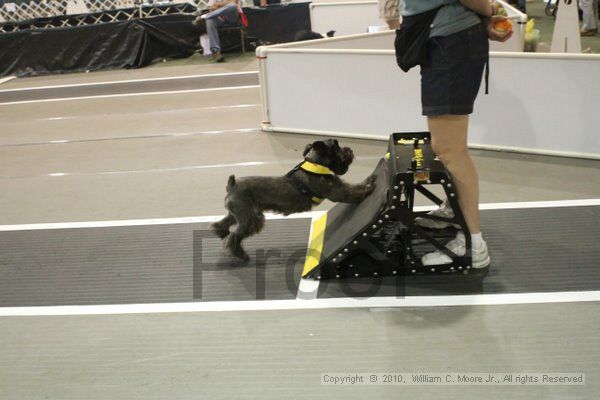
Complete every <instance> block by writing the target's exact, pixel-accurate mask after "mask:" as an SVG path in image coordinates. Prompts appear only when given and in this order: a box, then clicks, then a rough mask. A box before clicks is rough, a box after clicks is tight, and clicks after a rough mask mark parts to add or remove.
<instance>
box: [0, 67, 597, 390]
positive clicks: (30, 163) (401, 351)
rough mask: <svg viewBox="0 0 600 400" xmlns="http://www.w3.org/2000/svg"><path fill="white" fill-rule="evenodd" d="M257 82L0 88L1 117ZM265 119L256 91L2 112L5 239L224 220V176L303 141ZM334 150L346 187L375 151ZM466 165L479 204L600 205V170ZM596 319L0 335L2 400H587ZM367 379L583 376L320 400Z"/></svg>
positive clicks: (513, 310) (320, 313)
mask: <svg viewBox="0 0 600 400" xmlns="http://www.w3.org/2000/svg"><path fill="white" fill-rule="evenodd" d="M256 69H257V68H256V65H255V62H254V60H252V59H250V58H242V59H239V60H237V61H236V60H233V62H229V63H225V64H222V65H205V64H203V65H176V66H172V67H169V65H168V63H167V64H164V65H160V66H156V67H151V68H146V69H143V70H135V71H108V72H97V73H92V74H74V75H66V76H52V77H41V78H31V79H23V80H14V81H10V82H7V83H5V84H3V85H1V86H0V103H1V102H2V93H1V90H3V89H18V88H26V87H33V86H37V87H39V86H47V85H62V84H78V83H84V82H106V81H114V80H129V79H151V78H160V77H168V76H186V75H196V74H214V73H223V72H237V71H252V70H256ZM259 103H260V98H259V92H258V89H256V88H251V89H241V90H234V91H231V90H229V91H215V92H208V93H203V92H197V93H180V94H167V95H152V96H136V97H120V98H102V99H88V100H78V101H75V100H67V101H57V102H41V103H30V104H18V105H3V106H0V121H2V130H1V132H0V193H2V196H0V224H27V223H38V222H65V221H91V220H116V219H134V218H162V217H181V216H202V215H219V214H222V213H223V207H222V199H223V195H224V190H225V188H224V187H225V182H226V179H227V176H229V175H230V174H232V173H235V174H236V175H252V174H264V175H267V174H268V175H271V174H282V173H284V172H286V171H288V170H289V168H290V167H291V166H293V165H294V164H295V163H297V162H298V160H299V159H300V155H301V150H302V149H303V147H304V145H305V144H306V143H307V142H310V141H312V140H314V138H313V137H305V136H301V135H289V134H266V133H262V132H260V131H259V129H258V128H259V124H260V121H261V109H260V106H259ZM234 105H237V106H241V107H238V108H225V109H224V108H215V107H223V106H234ZM50 141H66V142H63V143H48V142H50ZM342 142H344V143H346V144H348V145H350V146H351V147H353V148H354V150H355V153H356V154H357V156H358V159H357V161H356V164H355V165H354V166H353V167H352V168H351V171H350V173H349V174H348V178H347V179H348V180H350V181H358V180H361V179H362V178H363V177H365V176H367V175H368V174H369V173H370V172H371V170H372V169H373V168H374V166H375V164H376V162H377V159H378V158H379V157H381V156H382V155H383V153H384V152H385V149H386V143H384V142H377V141H361V140H347V139H344V140H342ZM474 157H475V162H476V164H477V166H478V168H479V172H480V178H481V202H482V203H489V202H512V201H543V200H572V199H588V198H600V174H599V173H598V172H599V170H600V162H599V161H592V160H577V159H567V158H556V157H544V156H529V155H521V154H509V153H498V152H487V151H475V152H474ZM247 162H257V163H258V164H257V165H249V166H248V165H240V163H247ZM330 206H331V204H327V203H326V204H323V205H322V206H321V207H320V208H319V209H327V208H328V207H330ZM484 228H485V227H484ZM515 229H518V227H515ZM574 257H576V255H574ZM598 311H599V308H598V304H597V303H564V304H537V305H514V306H468V307H467V306H465V307H447V308H446V307H442V308H439V307H438V308H414V309H412V308H404V309H350V310H313V311H311V310H303V311H262V312H256V311H255V312H202V313H189V314H143V315H118V316H57V317H0V382H1V384H0V398H2V399H25V398H27V399H42V398H43V399H71V398H73V399H75V398H82V397H85V398H90V399H109V398H110V399H113V398H132V397H135V398H138V397H139V398H153V399H159V398H166V397H169V398H181V399H188V398H190V399H192V398H193V399H220V398H223V399H232V398H236V399H258V398H265V399H281V398H290V399H300V398H310V399H320V398H327V399H355V398H356V399H358V398H364V397H365V396H369V397H372V398H381V399H396V398H408V399H413V398H414V399H426V398H436V397H443V398H448V399H481V398H482V397H484V396H485V397H486V398H490V399H505V398H507V397H509V396H510V397H512V398H523V399H525V398H527V399H529V398H544V399H595V398H598V397H600V384H598V382H599V378H600V363H599V361H598V360H600V357H599V354H598V351H599V349H600V341H599V339H598V335H597V332H598V328H600V320H599V319H598V315H600V313H598ZM371 371H373V372H445V371H454V372H584V373H586V382H587V383H586V385H585V386H581V387H574V386H573V387H558V386H528V387H517V386H514V387H448V386H444V387H432V386H421V387H395V386H388V387H384V386H380V387H359V388H350V387H325V386H321V385H320V375H321V373H326V372H371Z"/></svg>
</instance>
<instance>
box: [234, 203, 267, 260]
mask: <svg viewBox="0 0 600 400" xmlns="http://www.w3.org/2000/svg"><path fill="white" fill-rule="evenodd" d="M234 215H235V218H236V220H237V224H236V225H234V226H233V227H232V228H231V229H230V231H231V232H230V234H229V236H228V237H227V239H226V242H225V247H226V248H227V249H228V250H229V251H230V252H231V253H232V254H233V255H234V256H236V257H238V258H241V259H242V260H244V261H248V260H250V257H249V256H248V253H246V251H245V250H244V248H243V247H242V240H244V239H245V238H247V237H248V236H252V235H254V234H256V233H258V232H260V231H261V230H262V228H263V226H264V224H265V217H264V216H263V215H262V213H255V212H250V213H247V212H246V213H244V212H241V213H235V214H234Z"/></svg>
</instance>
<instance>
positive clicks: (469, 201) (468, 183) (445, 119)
mask: <svg viewBox="0 0 600 400" xmlns="http://www.w3.org/2000/svg"><path fill="white" fill-rule="evenodd" d="M427 122H428V125H429V131H430V132H431V146H432V148H433V151H434V152H435V153H436V154H437V156H438V157H439V159H440V160H441V161H442V163H443V164H444V165H445V167H446V169H447V170H448V172H450V174H451V175H452V180H453V181H454V184H455V185H456V190H457V193H458V203H459V205H460V209H461V210H462V212H463V215H464V217H465V221H466V223H467V226H468V227H469V231H471V234H477V233H479V232H481V228H480V226H479V178H478V176H477V170H476V169H475V164H474V163H473V160H472V159H471V156H470V154H469V150H468V148H467V134H468V126H469V116H468V115H440V116H434V117H428V118H427Z"/></svg>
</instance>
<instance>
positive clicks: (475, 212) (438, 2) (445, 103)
mask: <svg viewBox="0 0 600 400" xmlns="http://www.w3.org/2000/svg"><path fill="white" fill-rule="evenodd" d="M404 3H405V8H404V11H403V12H402V16H403V22H402V28H404V26H405V25H406V26H407V27H408V26H409V24H410V19H411V17H413V21H414V20H415V19H414V17H416V18H418V17H419V15H434V14H435V17H433V20H432V22H431V24H430V25H428V28H429V29H430V32H429V36H428V39H426V42H425V44H424V46H426V61H425V62H423V63H421V103H422V110H423V115H424V116H426V117H427V124H428V126H429V131H430V133H431V146H432V148H433V150H434V152H435V153H436V154H437V156H438V158H439V159H440V161H441V162H442V163H443V164H444V166H445V167H446V169H447V170H448V171H449V173H450V174H451V176H452V179H453V182H454V184H455V186H456V190H457V193H458V202H459V205H460V209H461V211H462V213H463V215H464V218H465V221H466V223H467V226H468V228H469V231H470V233H471V244H472V251H473V254H472V267H473V268H485V267H487V266H488V265H489V264H490V256H489V253H488V249H487V245H486V243H485V241H484V239H483V236H482V234H481V229H480V225H479V179H478V176H477V170H476V169H475V165H474V163H473V160H472V159H471V156H470V154H469V150H468V147H467V134H468V126H469V114H471V113H472V112H473V104H474V102H475V98H476V97H477V93H478V92H479V87H480V85H481V81H482V75H483V71H484V68H485V66H486V64H487V62H488V58H489V43H488V38H489V39H491V40H496V41H500V42H504V41H506V40H508V39H509V38H510V37H511V35H512V31H505V32H499V31H497V30H496V29H494V23H495V22H497V21H501V20H505V19H506V18H505V17H501V16H497V15H496V14H497V13H498V8H499V6H498V4H497V3H491V2H490V1H488V0H404ZM436 9H437V12H436V11H435V10H436ZM427 12H429V13H430V14H425V13H427ZM402 28H401V29H402ZM407 29H408V28H407ZM451 212H452V211H451V209H448V207H444V206H443V207H441V208H440V209H439V210H435V211H433V212H432V213H433V214H435V215H441V216H448V214H449V213H451ZM430 221H431V220H427V219H424V218H421V219H420V220H418V221H416V222H417V224H419V225H422V226H425V225H427V223H428V222H430ZM436 227H437V226H436ZM446 247H448V248H449V249H450V250H452V251H453V252H454V253H455V254H457V255H459V256H463V255H464V254H465V252H466V239H465V237H464V234H463V233H462V232H459V233H458V234H457V236H456V238H455V239H453V240H451V241H450V242H449V243H448V244H447V245H446ZM421 261H422V263H423V265H441V264H450V263H451V262H452V259H451V258H450V257H448V256H447V255H446V254H444V253H443V252H441V251H435V252H433V253H429V254H426V255H425V256H423V258H422V260H421Z"/></svg>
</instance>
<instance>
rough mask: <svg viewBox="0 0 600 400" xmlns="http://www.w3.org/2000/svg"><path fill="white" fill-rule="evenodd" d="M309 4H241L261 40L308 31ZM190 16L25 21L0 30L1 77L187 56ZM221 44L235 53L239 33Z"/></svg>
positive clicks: (194, 34) (192, 47)
mask: <svg viewBox="0 0 600 400" xmlns="http://www.w3.org/2000/svg"><path fill="white" fill-rule="evenodd" d="M308 6H309V3H298V4H288V5H285V6H272V7H269V8H266V9H260V8H256V9H255V8H244V12H245V14H246V16H247V18H248V21H249V27H248V37H251V38H255V39H257V40H259V41H261V42H266V43H284V42H289V41H292V40H294V37H295V35H296V33H297V32H298V31H300V30H304V29H310V14H309V8H308ZM116 12H117V11H111V12H107V13H106V15H109V14H110V13H116ZM93 16H94V15H92V14H90V15H88V16H86V17H89V18H92V17H93ZM79 17H80V16H79ZM96 17H97V16H96ZM56 18H58V19H57V20H56V21H54V22H56V23H57V26H60V23H62V22H64V21H66V20H68V19H69V18H78V16H61V17H56ZM94 18H95V17H94ZM92 19H93V18H92ZM193 19H194V15H192V14H169V15H162V16H155V17H149V18H138V19H129V20H125V21H115V22H101V23H90V24H89V25H82V26H71V27H54V28H47V29H44V28H42V29H30V27H38V28H39V27H42V26H47V25H48V23H49V21H48V20H49V19H40V20H35V21H28V22H26V25H27V27H28V28H27V29H23V27H20V28H19V30H17V29H15V31H13V32H9V33H3V34H0V77H2V76H11V75H14V76H19V77H24V76H36V75H44V74H50V73H66V72H80V71H95V70H99V69H103V68H140V67H144V66H146V65H149V64H151V63H152V62H155V61H157V60H162V59H165V58H184V57H189V56H190V55H192V54H194V52H195V51H197V50H198V49H199V33H198V31H197V29H196V27H194V26H193V25H192V23H191V22H192V20H193ZM63 20H64V21H63ZM54 22H53V23H54ZM221 44H222V49H223V52H231V51H238V50H239V49H240V47H241V46H240V45H241V43H240V36H239V33H238V32H235V31H232V32H228V33H223V35H222V37H221Z"/></svg>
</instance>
